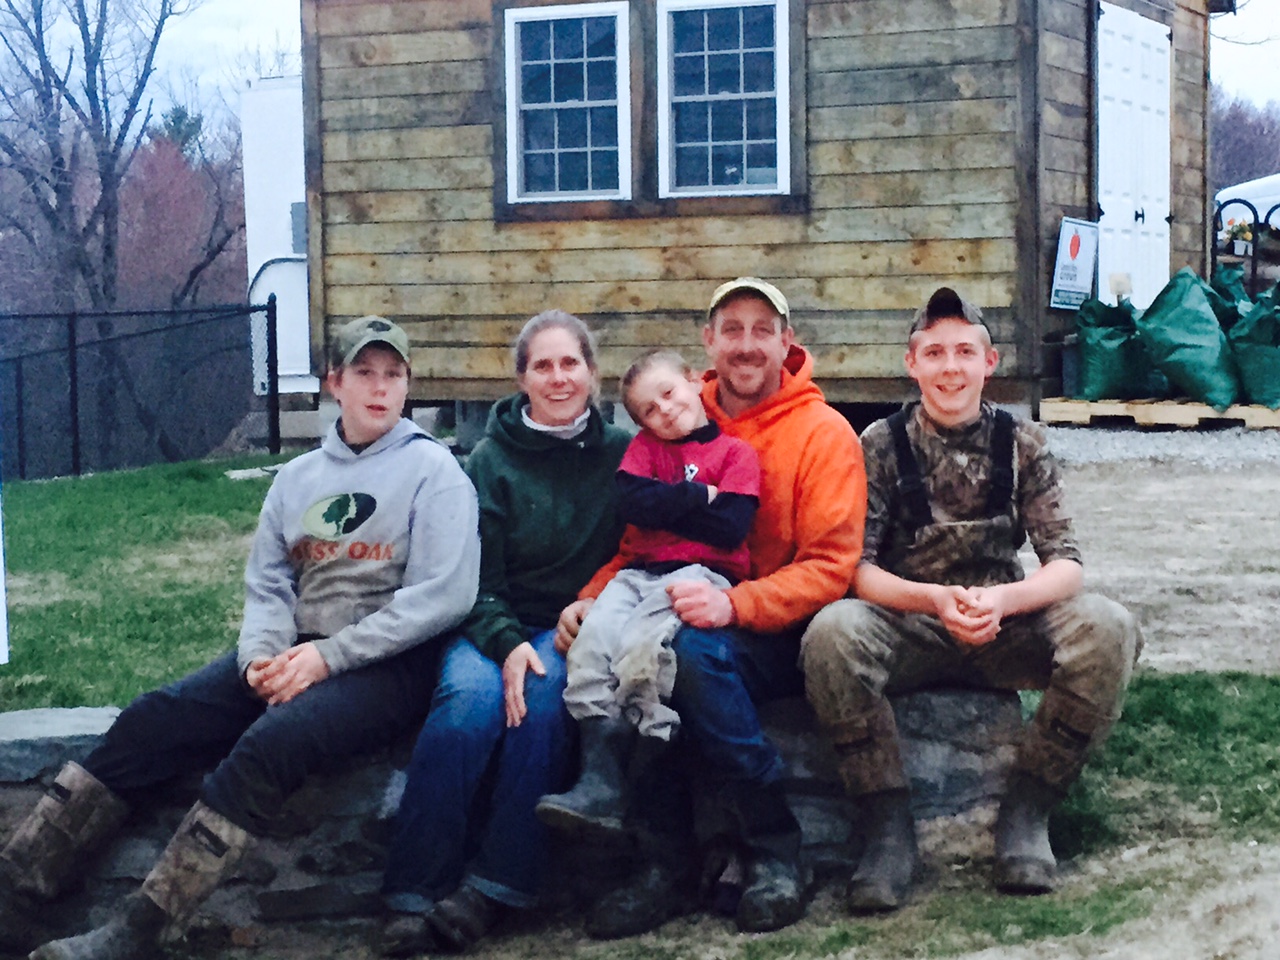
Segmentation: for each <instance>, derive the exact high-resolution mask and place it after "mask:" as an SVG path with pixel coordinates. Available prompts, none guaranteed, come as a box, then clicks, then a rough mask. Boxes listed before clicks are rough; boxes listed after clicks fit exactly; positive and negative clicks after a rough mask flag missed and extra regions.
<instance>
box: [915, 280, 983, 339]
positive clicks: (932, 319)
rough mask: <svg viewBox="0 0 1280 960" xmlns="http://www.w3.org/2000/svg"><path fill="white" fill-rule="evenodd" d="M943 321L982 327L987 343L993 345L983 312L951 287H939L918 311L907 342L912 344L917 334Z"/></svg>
mask: <svg viewBox="0 0 1280 960" xmlns="http://www.w3.org/2000/svg"><path fill="white" fill-rule="evenodd" d="M942 320H963V321H964V322H965V323H969V324H972V325H973V326H975V327H981V328H982V330H983V332H984V333H986V335H987V343H988V344H990V343H991V331H990V330H989V329H988V328H987V325H986V323H985V322H984V321H983V319H982V311H981V310H979V309H978V308H977V307H975V306H974V305H973V304H972V303H970V302H969V301H968V300H966V299H965V298H964V297H962V296H960V294H958V293H956V292H955V291H954V290H952V289H951V288H950V287H939V288H938V289H937V290H935V291H933V295H932V296H930V297H929V300H928V302H926V303H925V305H924V306H923V307H921V308H920V309H919V310H917V311H916V315H915V318H914V319H913V320H912V321H911V332H910V333H909V334H907V341H908V342H910V340H911V338H912V337H914V336H915V335H916V334H917V333H923V332H924V331H925V330H928V329H929V328H930V327H932V326H933V325H934V324H935V323H939V322H940V321H942Z"/></svg>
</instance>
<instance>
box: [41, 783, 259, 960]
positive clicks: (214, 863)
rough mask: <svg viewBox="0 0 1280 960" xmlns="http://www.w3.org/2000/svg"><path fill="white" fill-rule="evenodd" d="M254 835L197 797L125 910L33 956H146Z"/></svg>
mask: <svg viewBox="0 0 1280 960" xmlns="http://www.w3.org/2000/svg"><path fill="white" fill-rule="evenodd" d="M253 839H254V838H253V835H252V834H250V833H249V832H248V831H247V830H245V829H243V828H242V827H238V826H236V825H235V824H234V823H232V822H231V821H230V820H228V819H227V818H226V817H224V816H222V814H220V813H217V812H215V811H214V810H212V809H210V808H209V807H207V806H205V805H204V803H202V802H200V801H197V802H196V805H195V806H193V807H192V808H191V809H190V811H188V812H187V815H186V816H185V817H184V818H183V820H182V823H180V824H179V825H178V830H177V832H176V833H175V834H174V835H173V839H172V840H170V841H169V845H168V846H167V847H165V850H164V853H162V854H160V859H159V860H158V861H157V862H156V865H155V866H154V867H153V868H152V869H151V872H150V873H149V874H147V878H146V879H145V880H144V881H143V882H142V889H141V890H139V891H138V892H136V893H133V894H131V895H130V896H129V897H127V898H126V900H125V907H124V909H123V910H122V911H121V913H120V914H119V915H118V916H116V917H113V918H112V919H111V920H110V921H108V922H107V923H106V924H104V925H102V926H101V927H98V928H97V929H95V930H90V931H89V932H88V933H85V934H81V935H80V936H78V937H70V938H68V939H65V940H55V941H53V942H52V943H46V944H45V945H44V946H43V947H41V948H40V949H38V950H36V951H35V952H34V953H32V954H31V956H30V957H29V958H28V960H142V958H144V957H151V956H152V955H153V954H154V953H155V951H156V946H157V945H158V943H159V941H160V937H161V934H162V933H164V931H165V929H166V928H172V929H175V930H181V929H182V928H184V927H185V926H186V924H187V922H188V921H189V920H190V919H191V916H192V915H193V914H194V913H195V912H196V910H197V909H198V908H199V906H200V904H202V903H203V902H204V901H205V899H206V898H207V897H208V896H209V894H211V893H213V891H214V890H215V889H216V888H217V886H218V884H219V883H221V882H222V881H223V880H224V879H225V878H226V877H227V875H228V874H230V873H231V871H232V870H234V869H235V866H236V864H237V863H239V862H240V858H241V857H242V856H243V855H244V852H245V851H246V850H247V849H248V848H249V845H250V844H251V843H252V842H253Z"/></svg>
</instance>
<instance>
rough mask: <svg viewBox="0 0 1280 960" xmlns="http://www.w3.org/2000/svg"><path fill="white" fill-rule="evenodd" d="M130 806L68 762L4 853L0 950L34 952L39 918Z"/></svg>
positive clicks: (0, 886)
mask: <svg viewBox="0 0 1280 960" xmlns="http://www.w3.org/2000/svg"><path fill="white" fill-rule="evenodd" d="M127 812H128V807H127V806H126V805H125V803H124V801H123V800H121V799H120V798H119V797H118V796H116V795H115V794H114V793H112V792H111V791H110V790H109V789H107V787H106V786H104V785H103V784H102V782H101V781H99V780H98V779H97V778H96V777H94V776H93V775H91V774H90V773H89V772H88V771H87V770H85V769H84V767H82V766H80V765H79V764H78V763H68V764H67V765H66V766H65V767H63V768H62V770H61V771H59V773H58V776H57V777H56V778H54V781H53V785H52V786H50V788H49V792H48V793H46V794H45V795H44V796H43V797H41V798H40V802H39V803H37V804H36V807H35V809H34V810H33V811H32V812H31V813H30V815H28V817H27V818H26V819H25V820H24V821H22V823H21V824H19V825H18V829H17V830H16V831H14V834H13V837H12V838H11V839H10V840H9V843H8V845H7V846H5V848H4V850H3V852H0V950H30V949H31V948H32V947H34V946H35V945H36V943H38V942H39V936H40V933H41V931H40V930H39V928H38V925H37V920H36V917H37V915H38V912H39V909H40V906H41V905H42V904H43V903H45V902H46V901H49V900H52V899H54V898H55V897H57V895H58V894H59V893H61V892H62V891H63V889H64V887H65V886H66V885H67V881H68V880H69V879H70V878H71V876H72V874H73V873H74V872H76V871H77V869H78V868H80V867H81V866H82V865H83V862H84V857H85V855H86V854H88V853H90V852H91V851H92V850H93V849H94V848H95V847H97V846H99V845H100V844H101V843H102V841H103V840H105V839H107V838H108V837H109V836H111V834H113V833H115V831H116V828H117V827H118V826H119V825H120V822H121V821H122V820H123V819H124V817H125V814H126V813H127Z"/></svg>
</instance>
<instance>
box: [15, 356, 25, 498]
mask: <svg viewBox="0 0 1280 960" xmlns="http://www.w3.org/2000/svg"><path fill="white" fill-rule="evenodd" d="M22 368H23V363H22V357H18V359H17V360H15V361H14V364H13V393H14V400H15V401H16V402H15V403H14V405H13V406H14V414H15V420H16V421H17V427H18V437H17V440H18V479H19V480H25V479H27V425H26V417H24V416H23V407H24V405H25V404H24V400H23V397H24V395H25V393H26V391H25V390H24V389H23V383H22V381H23V371H22Z"/></svg>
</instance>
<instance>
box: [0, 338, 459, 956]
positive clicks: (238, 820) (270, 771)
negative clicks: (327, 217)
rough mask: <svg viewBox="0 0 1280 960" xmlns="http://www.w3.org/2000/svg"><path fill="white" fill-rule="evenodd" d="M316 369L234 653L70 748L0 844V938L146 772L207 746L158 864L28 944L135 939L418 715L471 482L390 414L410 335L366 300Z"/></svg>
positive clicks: (277, 487)
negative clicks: (76, 931) (90, 921)
mask: <svg viewBox="0 0 1280 960" xmlns="http://www.w3.org/2000/svg"><path fill="white" fill-rule="evenodd" d="M329 359H330V370H329V373H328V375H327V377H326V385H327V387H328V389H329V391H330V393H331V394H332V395H333V396H334V398H335V399H336V400H337V401H338V404H339V406H340V408H341V417H340V418H339V420H338V422H337V423H336V424H335V425H334V426H333V427H332V428H330V430H329V432H328V434H327V435H326V436H325V438H324V441H323V443H322V445H321V447H320V448H319V449H318V450H313V451H311V452H309V453H305V454H303V455H302V456H300V457H298V458H297V459H295V460H293V461H291V462H289V463H288V464H286V465H285V466H284V467H283V468H281V470H280V472H279V473H278V474H277V476H276V479H275V482H274V483H273V484H272V486H271V489H270V491H269V492H268V493H267V498H266V502H265V503H264V504H263V508H262V514H261V516H260V518H259V521H258V530H257V533H256V534H255V536H254V540H253V547H252V550H251V552H250V555H249V562H248V565H247V567H246V570H245V606H244V620H243V625H242V627H241V631H240V641H239V646H238V650H236V651H232V652H229V653H227V654H225V655H224V656H222V657H219V658H218V659H217V660H215V661H214V662H213V663H211V664H209V665H208V666H206V667H204V668H202V669H200V670H197V671H196V672H195V673H193V674H191V675H190V676H188V677H185V678H184V679H182V680H179V681H177V682H176V683H173V684H171V685H169V686H167V687H164V688H162V689H160V690H156V691H153V692H151V693H147V694H144V695H143V696H141V697H139V698H138V699H137V700H135V701H134V702H133V703H132V704H130V705H129V707H128V708H127V709H125V710H124V711H123V712H122V713H121V714H120V716H119V717H118V718H117V719H116V721H115V723H114V724H113V725H112V727H111V729H110V730H109V731H108V732H107V734H106V736H105V737H104V739H103V742H102V744H101V745H100V746H99V747H98V748H97V749H96V750H94V752H93V753H91V754H90V755H89V756H88V757H87V758H86V759H85V761H84V764H83V765H79V764H75V763H69V764H67V766H66V767H65V768H63V770H62V771H61V772H60V773H59V774H58V777H57V779H56V780H55V781H54V785H53V787H52V789H51V790H50V792H49V793H48V795H47V796H45V797H44V798H43V799H42V800H41V801H40V803H39V804H38V805H37V807H36V809H35V811H34V812H33V813H32V814H31V815H30V816H29V817H28V818H27V819H26V820H25V821H24V822H23V823H22V824H20V825H19V827H18V829H17V831H16V832H15V834H14V836H13V838H12V839H11V840H10V841H9V843H8V845H7V846H6V847H5V848H4V850H3V852H0V948H6V949H28V948H29V947H30V946H32V945H33V942H38V939H39V937H38V933H37V930H36V929H35V927H34V926H33V924H32V922H31V918H32V916H33V914H34V912H35V908H36V907H37V906H38V905H39V904H40V902H41V901H44V900H48V899H50V898H52V897H53V896H55V895H56V894H57V893H58V892H59V890H60V888H61V887H62V886H63V884H64V882H65V881H66V880H67V879H68V878H69V876H70V875H71V874H72V873H74V872H75V871H76V870H77V869H78V868H79V867H80V865H81V863H82V862H83V858H84V855H85V854H86V853H87V852H88V851H89V850H90V849H92V848H93V847H95V846H97V845H99V844H100V843H101V842H102V841H104V840H106V839H107V838H108V837H109V836H110V835H111V834H112V833H113V832H114V830H115V828H116V827H117V826H118V825H119V823H120V822H121V820H122V819H123V818H124V815H125V813H126V811H127V810H128V808H129V806H130V804H131V803H132V802H133V801H134V800H136V799H138V798H141V797H142V796H144V795H145V794H146V793H147V792H148V791H149V790H150V789H151V788H153V787H155V786H156V785H158V784H160V783H163V782H165V781H168V780H171V779H173V778H175V777H178V776H181V775H183V774H187V773H190V772H192V771H194V770H198V769H201V768H206V767H208V766H210V765H212V764H214V763H216V764H217V765H216V767H214V769H213V772H212V773H211V774H209V775H208V776H207V777H206V778H205V780H204V784H203V786H202V788H201V790H200V797H199V799H198V800H197V802H196V804H195V806H193V807H192V808H191V810H190V811H189V812H188V813H187V815H186V817H185V818H184V819H183V821H182V823H181V824H180V825H179V826H178V831H177V833H176V834H175V835H174V837H173V839H172V840H171V841H170V842H169V845H168V847H167V848H166V849H165V851H164V852H163V853H162V854H161V855H160V859H159V861H158V862H157V863H156V865H155V867H154V868H153V869H152V871H151V873H150V874H149V875H148V876H147V878H146V880H144V881H143V884H142V887H141V889H140V890H139V891H137V892H135V893H133V894H132V895H130V896H129V897H128V898H127V899H126V900H125V901H124V903H123V904H122V906H121V908H120V909H119V911H118V912H117V914H116V916H114V917H113V918H112V919H111V920H110V921H108V922H107V923H106V924H105V925H103V926H100V927H98V928H97V929H94V930H92V931H90V932H88V933H85V934H83V935H81V936H77V937H72V938H70V939H66V940H58V941H55V942H51V943H46V944H45V945H44V946H42V947H40V948H39V949H38V950H36V951H35V952H34V953H33V954H32V957H35V958H39V960H90V958H92V960H126V958H135V957H142V956H147V955H150V954H151V953H152V952H153V951H154V948H155V944H156V943H157V942H158V941H159V940H160V937H161V935H162V934H163V933H164V932H165V930H166V928H169V929H171V930H178V929H181V928H182V926H183V925H184V924H185V923H186V922H187V921H188V920H189V919H190V917H191V916H192V915H193V914H194V912H195V911H196V909H197V908H198V907H199V906H200V904H201V903H202V902H203V901H204V900H205V898H206V897H208V895H209V894H210V893H212V892H213V890H214V889H215V888H216V887H217V885H218V883H219V882H220V881H221V880H222V879H224V878H225V877H226V876H227V875H228V874H229V873H230V872H231V871H232V870H233V869H234V867H235V865H236V863H237V862H238V861H239V859H240V857H241V855H242V854H243V853H244V852H245V850H246V849H247V848H248V846H249V845H250V843H251V842H252V840H253V839H254V837H255V836H257V835H260V834H262V833H263V832H264V831H265V829H266V828H267V826H268V824H269V823H270V822H271V820H272V818H273V817H274V816H275V815H276V814H277V813H278V811H279V810H280V808H281V806H282V805H283V803H284V801H285V800H286V798H288V796H289V795H290V794H291V793H293V791H294V790H296V789H297V788H298V787H299V786H301V784H302V782H303V780H305V779H306V777H307V775H308V773H309V772H311V771H312V770H314V769H316V768H317V767H318V766H320V765H321V764H323V763H325V762H327V761H330V760H333V759H334V758H340V757H347V756H351V755H354V754H359V753H362V752H364V751H367V750H371V749H375V748H377V747H378V746H380V745H382V744H384V743H386V742H387V741H389V740H391V739H393V738H394V737H396V736H399V735H400V734H402V733H404V732H406V731H408V730H409V729H411V728H412V727H414V726H415V725H417V724H419V723H421V721H422V719H423V717H424V716H425V714H426V711H427V707H428V706H429V705H430V702H431V690H432V682H433V677H434V662H435V656H436V653H437V650H438V649H439V647H440V644H439V643H438V642H434V638H437V637H439V636H440V635H441V634H444V633H447V632H448V631H450V630H451V629H452V628H453V627H454V626H456V625H457V624H458V623H459V622H460V621H461V620H462V618H463V617H464V616H465V615H466V614H467V612H468V611H470V609H471V606H472V603H473V602H474V601H475V597H476V584H477V580H478V576H479V566H480V543H479V537H478V533H477V530H478V511H477V507H476V496H475V490H474V489H473V488H472V486H471V483H470V481H468V480H467V478H466V476H465V475H464V474H463V472H462V470H461V469H459V467H458V465H457V463H456V462H455V461H454V459H453V457H452V455H451V454H450V453H449V451H448V450H447V449H445V448H444V447H443V446H442V445H440V444H439V443H437V442H436V441H434V440H433V439H431V437H429V436H428V435H427V434H426V433H425V432H423V431H422V430H421V429H419V428H418V427H417V426H416V425H415V424H414V423H413V422H412V421H410V420H407V419H403V418H402V417H401V411H402V408H403V406H404V402H405V398H406V396H407V394H408V389H409V341H408V337H407V336H406V335H405V332H404V331H403V330H402V329H401V328H400V327H398V326H396V325H395V324H393V323H391V322H389V321H387V320H384V319H382V318H381V317H362V318H361V319H359V320H353V321H351V322H349V323H347V324H345V325H343V326H341V327H339V328H338V329H337V331H335V336H334V342H333V348H332V350H331V354H330V358H329Z"/></svg>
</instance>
